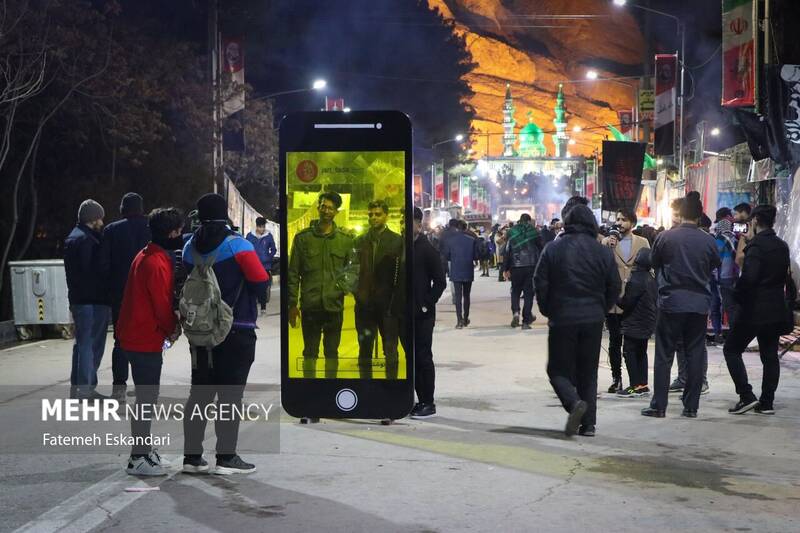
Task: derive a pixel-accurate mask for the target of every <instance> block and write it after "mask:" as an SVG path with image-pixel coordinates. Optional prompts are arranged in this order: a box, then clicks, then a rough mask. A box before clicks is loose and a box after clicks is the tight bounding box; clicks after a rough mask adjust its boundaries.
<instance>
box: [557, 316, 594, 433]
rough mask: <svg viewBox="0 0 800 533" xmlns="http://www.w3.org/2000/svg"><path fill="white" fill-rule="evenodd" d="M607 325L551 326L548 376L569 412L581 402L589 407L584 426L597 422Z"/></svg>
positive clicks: (584, 416) (583, 420)
mask: <svg viewBox="0 0 800 533" xmlns="http://www.w3.org/2000/svg"><path fill="white" fill-rule="evenodd" d="M602 339H603V323H602V322H597V323H593V324H576V325H573V326H563V327H551V328H550V331H549V334H548V336H547V348H548V358H547V376H548V377H549V378H550V384H551V385H552V386H553V390H554V391H555V392H556V394H557V395H558V399H559V400H561V405H563V406H564V409H565V410H566V411H567V412H569V411H572V408H573V407H574V406H575V403H576V402H577V401H578V400H583V401H585V402H586V403H587V404H588V409H586V413H585V414H584V415H583V419H582V420H581V424H583V425H594V424H595V423H596V421H597V367H598V365H599V363H600V343H601V341H602Z"/></svg>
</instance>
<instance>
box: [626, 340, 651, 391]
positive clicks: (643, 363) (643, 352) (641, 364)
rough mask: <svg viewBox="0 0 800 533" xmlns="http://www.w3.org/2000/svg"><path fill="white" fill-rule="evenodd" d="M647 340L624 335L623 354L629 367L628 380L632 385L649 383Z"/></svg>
mask: <svg viewBox="0 0 800 533" xmlns="http://www.w3.org/2000/svg"><path fill="white" fill-rule="evenodd" d="M647 341H648V339H634V338H633V337H628V336H627V335H625V336H624V337H623V344H622V354H623V355H624V356H625V367H626V368H627V369H628V382H629V384H630V386H631V387H636V386H638V385H647Z"/></svg>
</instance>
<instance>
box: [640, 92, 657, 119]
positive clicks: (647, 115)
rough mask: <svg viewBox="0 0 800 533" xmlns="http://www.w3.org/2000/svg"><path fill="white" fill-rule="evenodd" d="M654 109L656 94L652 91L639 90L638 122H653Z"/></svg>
mask: <svg viewBox="0 0 800 533" xmlns="http://www.w3.org/2000/svg"><path fill="white" fill-rule="evenodd" d="M655 108H656V92H655V91H654V90H653V89H639V120H640V121H644V120H653V113H654V111H655Z"/></svg>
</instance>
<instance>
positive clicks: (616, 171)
mask: <svg viewBox="0 0 800 533" xmlns="http://www.w3.org/2000/svg"><path fill="white" fill-rule="evenodd" d="M645 146H646V145H645V143H636V142H625V141H603V210H604V211H617V210H618V209H621V208H627V209H636V204H637V203H638V201H639V193H640V190H641V187H642V167H643V165H644V150H645Z"/></svg>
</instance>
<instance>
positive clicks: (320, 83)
mask: <svg viewBox="0 0 800 533" xmlns="http://www.w3.org/2000/svg"><path fill="white" fill-rule="evenodd" d="M327 86H328V82H327V81H325V80H323V79H319V80H314V83H313V84H312V85H311V87H305V88H303V89H292V90H291V91H280V92H277V93H271V94H265V95H264V96H259V97H257V98H251V99H250V101H251V102H252V101H256V100H266V99H267V98H275V97H276V96H283V95H284V94H295V93H304V92H308V91H321V90H322V89H324V88H325V87H327Z"/></svg>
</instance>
